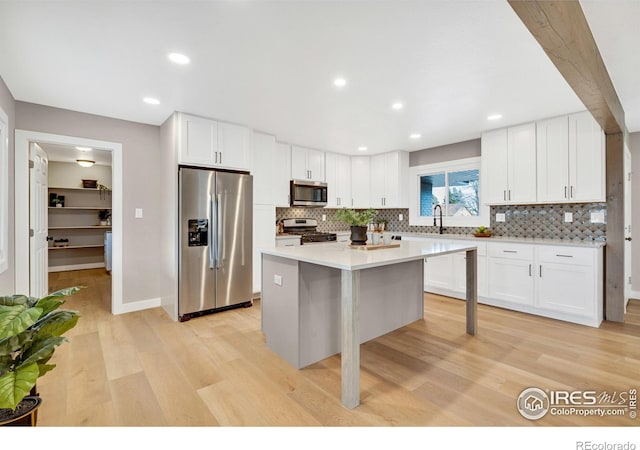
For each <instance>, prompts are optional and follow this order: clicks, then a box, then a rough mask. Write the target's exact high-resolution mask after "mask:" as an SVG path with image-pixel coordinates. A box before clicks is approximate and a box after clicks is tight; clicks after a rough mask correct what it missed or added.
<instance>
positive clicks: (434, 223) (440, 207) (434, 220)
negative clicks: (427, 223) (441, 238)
mask: <svg viewBox="0 0 640 450" xmlns="http://www.w3.org/2000/svg"><path fill="white" fill-rule="evenodd" d="M438 208H439V209H440V234H442V206H440V205H436V206H435V207H434V208H433V226H434V227H435V226H436V225H437V224H436V209H438Z"/></svg>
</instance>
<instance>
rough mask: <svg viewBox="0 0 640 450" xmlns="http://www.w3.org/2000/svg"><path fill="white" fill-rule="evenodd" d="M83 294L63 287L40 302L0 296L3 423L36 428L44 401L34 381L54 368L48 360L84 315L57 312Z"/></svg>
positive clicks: (0, 417)
mask: <svg viewBox="0 0 640 450" xmlns="http://www.w3.org/2000/svg"><path fill="white" fill-rule="evenodd" d="M79 290H80V287H71V288H66V289H61V290H59V291H56V292H54V293H52V294H49V295H47V296H46V297H42V298H35V297H27V296H25V295H13V296H9V297H0V425H31V426H35V425H36V417H37V416H36V412H37V408H38V407H39V406H40V404H41V403H42V399H41V398H40V396H39V395H38V394H37V392H36V381H37V380H38V378H39V377H41V376H43V375H44V374H45V373H47V372H48V371H50V370H51V369H53V368H54V367H55V364H48V362H49V360H50V359H51V357H52V356H53V353H54V351H55V349H56V347H57V346H59V345H60V344H62V343H63V342H65V341H66V340H67V339H66V338H65V337H64V336H62V334H63V333H65V332H67V331H68V330H70V329H71V328H73V327H74V326H75V325H76V323H77V322H78V318H79V317H80V316H79V314H78V312H77V311H71V310H67V309H58V308H59V307H60V306H62V305H63V304H64V298H65V297H67V296H69V295H72V294H75V293H76V292H78V291H79Z"/></svg>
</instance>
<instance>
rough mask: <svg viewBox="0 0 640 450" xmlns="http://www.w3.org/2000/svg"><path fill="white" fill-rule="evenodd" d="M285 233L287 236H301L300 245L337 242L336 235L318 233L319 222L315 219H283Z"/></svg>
mask: <svg viewBox="0 0 640 450" xmlns="http://www.w3.org/2000/svg"><path fill="white" fill-rule="evenodd" d="M282 225H283V231H284V232H285V233H287V234H294V235H299V236H300V244H302V245H304V244H313V243H318V242H336V239H337V237H336V233H324V232H322V231H318V230H317V228H318V221H317V220H315V219H283V220H282Z"/></svg>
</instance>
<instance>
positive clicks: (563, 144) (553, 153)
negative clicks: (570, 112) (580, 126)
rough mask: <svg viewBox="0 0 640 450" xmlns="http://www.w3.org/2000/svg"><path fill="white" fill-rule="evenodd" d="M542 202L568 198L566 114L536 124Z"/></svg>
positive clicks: (567, 132) (559, 200)
mask: <svg viewBox="0 0 640 450" xmlns="http://www.w3.org/2000/svg"><path fill="white" fill-rule="evenodd" d="M536 158H537V161H538V177H537V178H538V182H537V184H538V188H537V190H538V198H537V200H538V201H539V202H566V201H568V200H569V120H568V118H567V117H566V116H563V117H557V118H554V119H549V120H544V121H541V122H538V123H537V124H536Z"/></svg>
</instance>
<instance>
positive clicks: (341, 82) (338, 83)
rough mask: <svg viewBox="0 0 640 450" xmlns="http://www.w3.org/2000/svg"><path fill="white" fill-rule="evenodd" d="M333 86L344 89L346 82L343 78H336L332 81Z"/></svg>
mask: <svg viewBox="0 0 640 450" xmlns="http://www.w3.org/2000/svg"><path fill="white" fill-rule="evenodd" d="M333 84H334V86H337V87H344V86H346V84H347V80H345V79H344V78H336V79H335V80H333Z"/></svg>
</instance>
